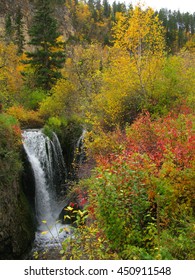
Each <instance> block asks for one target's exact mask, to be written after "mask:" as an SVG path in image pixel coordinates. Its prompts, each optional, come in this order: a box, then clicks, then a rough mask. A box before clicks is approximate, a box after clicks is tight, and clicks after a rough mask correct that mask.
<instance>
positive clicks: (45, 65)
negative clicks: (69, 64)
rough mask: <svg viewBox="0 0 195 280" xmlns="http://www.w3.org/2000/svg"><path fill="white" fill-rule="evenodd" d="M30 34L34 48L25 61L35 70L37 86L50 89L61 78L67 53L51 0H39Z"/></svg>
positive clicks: (27, 53)
mask: <svg viewBox="0 0 195 280" xmlns="http://www.w3.org/2000/svg"><path fill="white" fill-rule="evenodd" d="M29 35H30V37H31V40H30V42H29V45H31V46H33V50H32V51H30V52H26V55H27V58H28V59H29V60H26V61H24V63H26V64H30V65H31V66H32V68H33V70H34V82H35V86H37V87H40V88H42V89H44V90H50V89H51V87H52V85H54V84H55V83H56V81H57V80H58V79H59V78H61V72H60V68H62V67H63V63H64V60H65V53H64V49H63V43H62V41H60V40H59V38H60V33H59V32H58V31H57V21H56V19H55V18H54V17H53V15H52V9H51V6H50V1H49V0H38V1H37V3H36V11H35V15H34V18H33V23H32V26H31V28H30V30H29Z"/></svg>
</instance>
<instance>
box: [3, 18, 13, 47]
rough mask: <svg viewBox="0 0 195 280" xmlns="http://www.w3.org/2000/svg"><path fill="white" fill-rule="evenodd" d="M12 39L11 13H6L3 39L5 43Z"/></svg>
mask: <svg viewBox="0 0 195 280" xmlns="http://www.w3.org/2000/svg"><path fill="white" fill-rule="evenodd" d="M12 40H13V25H12V19H11V15H10V14H7V15H6V17H5V41H6V42H7V43H10V42H12Z"/></svg>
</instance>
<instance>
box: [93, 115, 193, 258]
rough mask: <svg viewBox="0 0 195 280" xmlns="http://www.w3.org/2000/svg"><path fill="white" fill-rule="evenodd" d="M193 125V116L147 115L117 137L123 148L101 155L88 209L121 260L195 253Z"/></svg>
mask: <svg viewBox="0 0 195 280" xmlns="http://www.w3.org/2000/svg"><path fill="white" fill-rule="evenodd" d="M193 123H194V116H193V115H190V114H180V115H178V116H174V115H169V116H167V117H165V118H163V119H159V120H156V121H152V120H151V117H150V115H149V114H147V113H146V114H145V115H142V116H140V117H139V118H138V119H137V120H136V121H135V122H134V124H133V125H131V126H130V127H128V128H127V129H126V133H125V134H124V135H123V137H115V146H116V145H117V144H118V146H120V147H121V149H118V150H113V151H112V152H111V151H110V150H108V153H107V154H106V153H104V154H99V155H98V154H97V153H96V158H97V159H98V165H99V167H97V168H96V170H95V175H94V177H92V178H91V183H90V184H89V197H90V199H89V200H90V205H89V208H90V209H91V211H92V212H93V216H94V219H96V220H97V223H98V227H99V229H101V230H102V231H103V233H104V234H105V237H106V240H108V241H109V248H110V249H111V251H114V252H116V253H117V255H118V256H119V257H120V258H122V259H129V258H133V259H191V258H193V257H194V253H193V252H194V249H195V248H194V245H193V239H194V234H193V224H194V221H195V220H194V212H195V208H194V202H193V201H194V197H195V192H194V187H193V184H194V180H195V175H194V167H195V165H194V164H195V150H194V145H195V135H194V132H193ZM102 145H103V146H104V143H102ZM169 240H170V242H171V244H170V242H169ZM171 240H172V241H173V240H174V242H172V241H171Z"/></svg>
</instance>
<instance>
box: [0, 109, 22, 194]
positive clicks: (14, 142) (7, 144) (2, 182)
mask: <svg viewBox="0 0 195 280" xmlns="http://www.w3.org/2000/svg"><path fill="white" fill-rule="evenodd" d="M20 146H21V131H20V127H19V125H18V122H17V120H16V119H15V118H13V117H12V116H9V115H6V114H0V170H1V174H0V177H1V179H0V187H1V188H2V187H5V186H6V184H12V183H13V180H14V179H15V178H16V177H17V175H18V172H19V171H20V170H21V167H22V164H21V161H20V157H19V151H20ZM10 170H11V171H12V172H10Z"/></svg>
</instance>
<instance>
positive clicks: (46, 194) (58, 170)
mask: <svg viewBox="0 0 195 280" xmlns="http://www.w3.org/2000/svg"><path fill="white" fill-rule="evenodd" d="M22 136H23V146H24V149H25V151H26V154H27V156H28V160H29V162H30V164H31V166H32V169H33V172H34V178H35V211H36V219H37V223H38V230H39V231H41V230H43V229H44V223H43V222H42V221H43V220H44V221H46V222H47V226H48V227H50V226H52V225H53V224H55V221H56V219H57V218H58V215H59V211H60V209H59V207H58V196H57V191H56V189H57V187H59V184H61V183H62V182H63V179H64V177H65V170H66V168H65V163H64V160H63V156H62V150H61V147H60V143H59V140H58V138H57V135H56V134H54V133H53V139H52V140H50V139H49V137H47V136H46V135H45V134H44V133H43V132H42V130H38V129H34V130H25V131H23V134H22Z"/></svg>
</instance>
